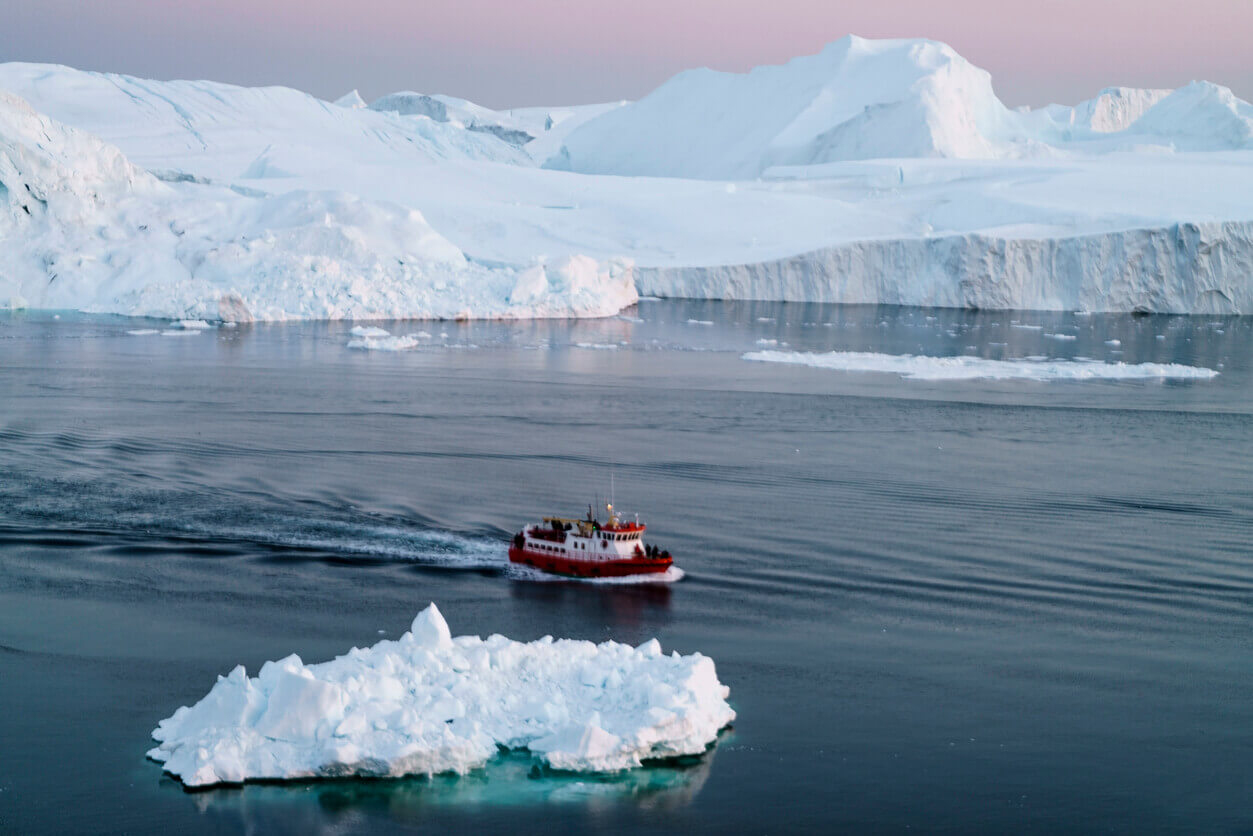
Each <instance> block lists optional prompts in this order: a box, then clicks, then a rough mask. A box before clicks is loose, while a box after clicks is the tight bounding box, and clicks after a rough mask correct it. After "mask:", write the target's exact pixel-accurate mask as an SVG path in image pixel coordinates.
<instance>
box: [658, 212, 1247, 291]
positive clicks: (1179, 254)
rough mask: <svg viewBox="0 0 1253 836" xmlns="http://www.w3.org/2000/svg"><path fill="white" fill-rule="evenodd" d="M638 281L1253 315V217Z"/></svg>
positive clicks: (824, 255)
mask: <svg viewBox="0 0 1253 836" xmlns="http://www.w3.org/2000/svg"><path fill="white" fill-rule="evenodd" d="M636 281H637V283H638V286H639V292H640V293H641V294H643V295H647V296H665V297H678V298H695V299H753V300H761V301H780V302H831V303H847V304H889V305H921V306H933V307H949V308H979V309H987V310H1085V311H1094V312H1124V313H1130V312H1144V313H1177V314H1250V313H1253V221H1228V222H1206V223H1188V222H1181V223H1176V224H1171V225H1169V226H1162V227H1157V228H1147V229H1128V230H1120V231H1114V232H1105V233H1095V234H1088V235H1076V236H1071V237H1061V238H1002V237H997V236H993V235H987V234H978V233H971V234H964V235H949V236H940V237H930V238H894V239H883V240H871V241H858V242H851V243H847V244H839V245H836V246H832V247H827V248H823V249H819V250H814V251H812V252H808V253H803V254H800V255H796V256H791V257H788V258H782V259H777V260H772V261H764V262H759V263H756V264H735V265H722V266H692V267H636Z"/></svg>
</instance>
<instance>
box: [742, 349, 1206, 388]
mask: <svg viewBox="0 0 1253 836" xmlns="http://www.w3.org/2000/svg"><path fill="white" fill-rule="evenodd" d="M743 358H744V359H745V360H754V361H757V362H762V363H787V364H790V365H799V366H811V367H813V368H818V369H832V370H835V371H844V372H882V373H885V374H897V375H900V376H901V377H903V378H905V379H906V380H979V379H989V380H1038V381H1055V380H1146V379H1157V380H1164V379H1183V380H1209V379H1210V378H1214V377H1217V376H1218V372H1216V371H1214V370H1213V369H1206V368H1202V367H1198V366H1185V365H1180V364H1178V363H1134V364H1127V363H1102V362H1100V361H1096V360H1038V359H1026V360H987V359H984V358H982V357H965V356H962V357H926V356H913V355H909V354H878V353H874V352H863V351H832V352H828V353H826V354H814V353H811V352H801V351H752V352H749V353H747V354H745V355H743Z"/></svg>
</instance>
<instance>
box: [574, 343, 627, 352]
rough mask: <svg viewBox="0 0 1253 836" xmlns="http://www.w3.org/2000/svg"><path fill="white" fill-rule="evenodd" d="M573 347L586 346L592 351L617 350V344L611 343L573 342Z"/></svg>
mask: <svg viewBox="0 0 1253 836" xmlns="http://www.w3.org/2000/svg"><path fill="white" fill-rule="evenodd" d="M574 347H575V348H588V349H592V350H594V351H617V350H618V346H616V345H614V344H613V343H575V344H574Z"/></svg>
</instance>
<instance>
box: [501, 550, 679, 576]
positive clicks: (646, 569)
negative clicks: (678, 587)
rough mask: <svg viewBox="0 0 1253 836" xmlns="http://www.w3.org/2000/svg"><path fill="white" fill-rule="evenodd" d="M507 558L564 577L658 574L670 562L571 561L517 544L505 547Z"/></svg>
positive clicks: (648, 559) (641, 559)
mask: <svg viewBox="0 0 1253 836" xmlns="http://www.w3.org/2000/svg"><path fill="white" fill-rule="evenodd" d="M509 560H510V561H511V562H513V563H520V564H522V565H524V566H533V567H535V568H536V569H539V570H540V571H541V572H548V573H549V574H552V575H562V576H564V577H567V578H624V577H627V576H629V575H656V574H660V573H662V572H664V571H666V570H667V569H669V568H670V566H671V565H672V564H673V563H674V559H673V558H669V557H656V558H651V557H630V558H622V559H619V560H575V559H572V558H568V557H562V556H561V555H555V554H543V553H541V552H534V551H531V550H529V549H520V548H518V547H517V546H510V547H509Z"/></svg>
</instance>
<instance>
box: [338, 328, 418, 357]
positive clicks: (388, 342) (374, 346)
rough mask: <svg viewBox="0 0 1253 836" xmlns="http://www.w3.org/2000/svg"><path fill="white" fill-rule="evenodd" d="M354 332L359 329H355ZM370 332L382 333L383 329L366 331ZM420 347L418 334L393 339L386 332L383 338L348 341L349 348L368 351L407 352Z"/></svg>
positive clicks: (367, 337) (369, 337)
mask: <svg viewBox="0 0 1253 836" xmlns="http://www.w3.org/2000/svg"><path fill="white" fill-rule="evenodd" d="M353 330H354V331H356V330H357V329H356V328H354V329H353ZM364 330H370V331H382V330H383V329H382V328H370V329H364ZM418 345H419V342H418V336H417V335H416V334H408V335H406V336H403V337H393V336H391V335H390V334H388V333H387V332H386V331H383V334H382V336H377V337H375V336H368V335H367V336H360V337H357V338H356V339H353V340H349V341H348V347H349V348H362V349H365V350H367V351H405V350H406V349H410V348H417V347H418Z"/></svg>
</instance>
